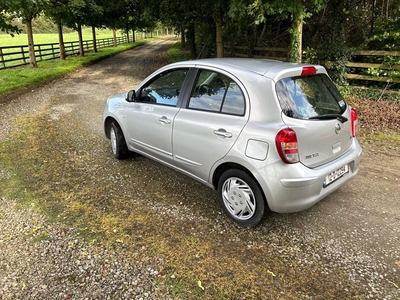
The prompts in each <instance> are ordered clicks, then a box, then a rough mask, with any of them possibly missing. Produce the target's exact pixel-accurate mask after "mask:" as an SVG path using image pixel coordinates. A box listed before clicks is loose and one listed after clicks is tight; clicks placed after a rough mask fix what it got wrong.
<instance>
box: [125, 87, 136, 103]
mask: <svg viewBox="0 0 400 300" xmlns="http://www.w3.org/2000/svg"><path fill="white" fill-rule="evenodd" d="M125 100H126V101H128V102H135V101H136V92H135V90H131V91H129V92H128V93H127V94H126V98H125Z"/></svg>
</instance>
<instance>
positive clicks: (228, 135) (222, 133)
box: [214, 128, 233, 138]
mask: <svg viewBox="0 0 400 300" xmlns="http://www.w3.org/2000/svg"><path fill="white" fill-rule="evenodd" d="M214 134H215V135H217V136H219V137H222V138H231V137H232V136H233V135H232V133H230V132H227V131H226V130H225V129H223V128H220V129H218V130H214Z"/></svg>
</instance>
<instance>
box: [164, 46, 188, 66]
mask: <svg viewBox="0 0 400 300" xmlns="http://www.w3.org/2000/svg"><path fill="white" fill-rule="evenodd" d="M168 56H169V59H170V60H171V62H178V61H183V60H189V59H190V53H189V51H187V50H185V49H182V43H181V42H176V43H175V44H174V45H173V46H172V47H171V48H170V49H169V50H168Z"/></svg>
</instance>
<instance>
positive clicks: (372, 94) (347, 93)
mask: <svg viewBox="0 0 400 300" xmlns="http://www.w3.org/2000/svg"><path fill="white" fill-rule="evenodd" d="M337 88H338V89H339V91H340V93H341V94H342V95H343V97H344V98H349V97H352V98H359V99H367V100H373V101H377V100H385V101H394V102H399V103H400V93H399V92H386V93H382V89H380V88H374V87H368V88H366V87H361V86H350V85H338V86H337Z"/></svg>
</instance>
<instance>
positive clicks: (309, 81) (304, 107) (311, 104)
mask: <svg viewBox="0 0 400 300" xmlns="http://www.w3.org/2000/svg"><path fill="white" fill-rule="evenodd" d="M275 89H276V93H277V96H278V100H279V103H280V105H281V108H282V111H283V113H284V114H285V115H286V116H288V117H291V118H295V119H309V118H312V117H317V116H322V115H328V114H343V113H344V111H345V110H346V102H345V101H344V100H343V97H342V96H341V95H340V93H339V91H338V90H337V88H336V87H335V85H334V84H333V82H332V81H331V80H330V79H329V77H328V76H326V75H324V74H318V75H313V76H302V77H289V78H284V79H281V80H279V81H278V82H277V83H276V86H275Z"/></svg>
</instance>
